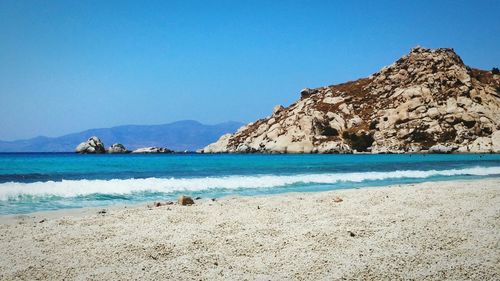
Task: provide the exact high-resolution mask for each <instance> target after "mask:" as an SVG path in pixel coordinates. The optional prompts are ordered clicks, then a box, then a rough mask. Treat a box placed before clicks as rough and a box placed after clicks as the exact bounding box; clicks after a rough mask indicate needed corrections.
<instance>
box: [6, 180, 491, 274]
mask: <svg viewBox="0 0 500 281" xmlns="http://www.w3.org/2000/svg"><path fill="white" fill-rule="evenodd" d="M337 197H341V198H342V199H343V201H342V202H335V201H338V200H336V198H337ZM97 211H98V210H93V209H91V210H90V211H89V210H87V211H86V212H85V213H83V214H80V215H75V214H74V212H75V211H73V213H72V214H68V213H65V212H64V211H62V212H56V213H51V214H49V213H46V214H44V213H39V214H34V215H29V216H15V217H13V216H4V217H0V222H1V224H0V250H1V253H2V254H1V256H0V279H1V280H12V279H30V280H32V279H46V280H61V279H66V280H67V279H77V280H92V279H96V280H127V279H136V280H137V279H139V280H140V279H157V278H158V279H159V278H162V279H173V280H200V279H201V280H221V279H227V280H244V279H249V280H284V279H295V280H334V279H377V280H380V279H386V280H387V279H417V280H443V279H453V280H462V279H474V280H499V279H500V267H499V264H500V245H499V241H500V179H488V180H474V181H455V182H435V183H423V184H415V185H403V186H392V187H383V188H381V187H376V188H364V189H353V190H340V191H331V192H318V193H292V194H284V195H275V196H262V197H238V198H226V199H220V200H217V201H215V202H212V201H211V200H208V199H204V200H198V201H196V204H195V205H193V206H179V205H172V206H162V207H158V208H152V209H148V208H146V207H145V206H144V205H141V206H135V207H132V208H123V207H115V208H109V209H108V212H107V213H105V214H98V213H97ZM77 212H78V211H77ZM82 212H83V211H82ZM43 218H46V221H45V222H42V223H40V222H39V221H40V220H42V219H43Z"/></svg>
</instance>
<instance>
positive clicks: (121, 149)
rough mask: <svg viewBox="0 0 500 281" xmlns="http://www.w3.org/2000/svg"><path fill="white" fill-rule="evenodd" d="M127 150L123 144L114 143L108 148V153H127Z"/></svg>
mask: <svg viewBox="0 0 500 281" xmlns="http://www.w3.org/2000/svg"><path fill="white" fill-rule="evenodd" d="M128 152H130V151H128V150H127V149H126V148H125V146H123V144H121V143H115V144H113V145H112V146H110V147H109V148H108V153H128Z"/></svg>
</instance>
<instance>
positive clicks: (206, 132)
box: [0, 120, 243, 152]
mask: <svg viewBox="0 0 500 281" xmlns="http://www.w3.org/2000/svg"><path fill="white" fill-rule="evenodd" d="M242 125H243V123H240V122H236V121H227V122H222V123H218V124H213V125H207V124H202V123H200V122H198V121H195V120H180V121H175V122H171V123H165V124H157V125H119V126H114V127H109V128H93V129H87V130H84V131H80V132H75V133H70V134H65V135H62V136H59V137H45V136H37V137H34V138H30V139H21V140H14V141H0V152H74V149H75V147H76V146H77V145H78V144H79V143H81V142H82V141H84V140H86V139H88V138H89V137H91V136H94V135H96V136H99V138H101V139H102V140H103V141H104V142H105V145H106V146H111V145H112V144H113V143H122V144H124V145H125V147H126V148H127V149H131V150H132V149H137V148H140V147H146V146H163V147H168V148H170V149H173V150H176V151H184V150H189V151H194V150H196V149H199V148H202V147H203V146H205V145H207V144H208V143H210V142H213V141H215V140H217V138H218V137H219V136H220V135H221V134H224V133H229V132H234V131H235V130H236V129H238V128H239V127H240V126H242Z"/></svg>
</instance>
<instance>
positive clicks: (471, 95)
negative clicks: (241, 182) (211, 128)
mask: <svg viewBox="0 0 500 281" xmlns="http://www.w3.org/2000/svg"><path fill="white" fill-rule="evenodd" d="M498 89H500V76H499V75H493V74H492V73H491V72H490V71H484V70H479V69H474V68H470V67H468V66H466V65H465V64H464V63H463V61H462V59H461V58H460V57H459V56H458V55H457V54H456V53H455V51H454V50H453V49H446V48H443V49H426V48H422V47H417V48H414V49H412V50H411V52H410V53H409V54H408V55H406V56H403V57H402V58H400V59H399V60H397V61H396V62H395V63H393V64H391V65H389V66H387V67H384V68H382V69H381V70H380V71H379V72H377V73H375V74H373V75H372V76H370V77H367V78H361V79H358V80H355V81H350V82H346V83H342V84H338V85H332V86H326V87H320V88H316V89H309V88H306V89H303V90H302V91H301V92H300V99H299V100H298V101H297V102H295V103H293V104H292V105H290V106H288V107H286V108H282V107H276V108H275V110H274V111H273V114H272V115H271V116H269V117H267V118H264V119H260V120H257V121H255V122H252V123H250V124H248V125H246V126H243V127H241V128H240V129H239V130H238V131H237V132H236V133H234V134H228V135H224V136H222V137H221V138H220V139H219V140H218V141H217V142H215V143H212V144H210V145H208V146H206V147H205V148H204V149H203V152H205V153H221V152H228V153H254V152H261V153H353V152H370V153H405V152H408V153H415V152H433V153H449V152H455V151H457V152H469V153H470V152H473V153H476V152H477V153H479V152H481V153H484V152H500V139H499V138H500V135H499V133H497V132H499V131H500V93H499V92H498Z"/></svg>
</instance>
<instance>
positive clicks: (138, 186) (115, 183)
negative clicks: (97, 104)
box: [0, 167, 500, 201]
mask: <svg viewBox="0 0 500 281" xmlns="http://www.w3.org/2000/svg"><path fill="white" fill-rule="evenodd" d="M456 175H473V176H487V175H500V167H475V168H466V169H450V170H441V171H439V170H428V171H420V170H405V171H392V172H362V173H334V174H299V175H287V176H277V175H255V176H226V177H206V178H146V179H112V180H63V181H57V182H54V181H48V182H35V183H17V182H8V183H2V184H0V200H3V201H5V200H8V199H9V198H18V197H19V196H21V195H31V196H50V195H52V196H60V197H75V196H81V195H89V194H130V193H134V192H141V191H154V192H166V193H168V192H175V191H202V190H207V189H214V188H222V189H237V188H266V187H280V186H286V185H291V184H299V183H304V184H334V183H338V182H363V181H370V180H388V179H402V178H428V177H432V176H456Z"/></svg>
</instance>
